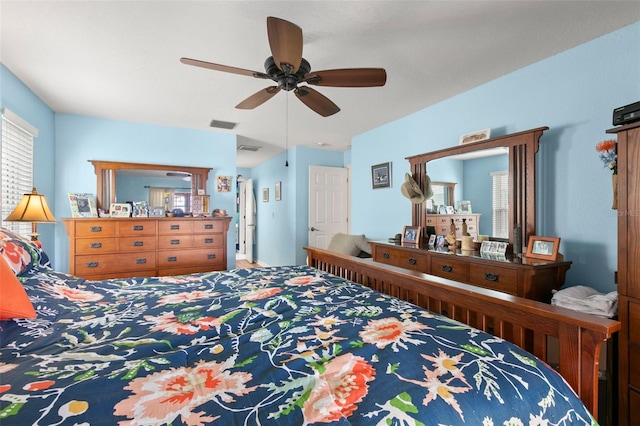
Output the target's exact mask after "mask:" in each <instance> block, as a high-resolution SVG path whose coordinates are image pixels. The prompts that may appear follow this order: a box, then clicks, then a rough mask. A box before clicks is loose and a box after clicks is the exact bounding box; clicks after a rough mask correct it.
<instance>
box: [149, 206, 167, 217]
mask: <svg viewBox="0 0 640 426" xmlns="http://www.w3.org/2000/svg"><path fill="white" fill-rule="evenodd" d="M149 216H150V217H164V207H162V206H154V207H151V208H150V209H149Z"/></svg>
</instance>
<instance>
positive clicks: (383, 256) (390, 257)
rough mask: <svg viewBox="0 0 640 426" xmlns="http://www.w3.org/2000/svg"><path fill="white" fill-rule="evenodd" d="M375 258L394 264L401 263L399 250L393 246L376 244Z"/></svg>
mask: <svg viewBox="0 0 640 426" xmlns="http://www.w3.org/2000/svg"><path fill="white" fill-rule="evenodd" d="M373 260H374V261H375V262H380V263H385V264H387V265H392V266H398V265H399V264H400V261H399V259H398V250H396V249H394V248H392V247H383V246H376V248H375V251H374V253H373Z"/></svg>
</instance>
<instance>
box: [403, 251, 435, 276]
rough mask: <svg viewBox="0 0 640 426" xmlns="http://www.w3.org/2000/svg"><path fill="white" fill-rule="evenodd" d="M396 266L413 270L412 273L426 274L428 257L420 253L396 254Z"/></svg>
mask: <svg viewBox="0 0 640 426" xmlns="http://www.w3.org/2000/svg"><path fill="white" fill-rule="evenodd" d="M398 266H400V267H401V268H407V269H413V270H414V271H419V272H427V271H428V270H429V256H427V255H426V254H422V253H409V252H405V251H400V252H399V253H398Z"/></svg>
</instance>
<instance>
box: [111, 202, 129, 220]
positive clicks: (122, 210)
mask: <svg viewBox="0 0 640 426" xmlns="http://www.w3.org/2000/svg"><path fill="white" fill-rule="evenodd" d="M109 215H110V216H111V217H129V216H131V204H129V203H111V207H109Z"/></svg>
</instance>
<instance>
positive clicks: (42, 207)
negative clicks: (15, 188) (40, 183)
mask: <svg viewBox="0 0 640 426" xmlns="http://www.w3.org/2000/svg"><path fill="white" fill-rule="evenodd" d="M5 220H6V221H7V222H55V221H56V218H55V217H53V213H51V210H49V205H48V204H47V200H46V199H45V198H44V195H42V194H38V192H37V191H36V189H35V188H33V191H31V193H30V194H24V196H23V197H22V200H20V203H18V206H17V207H16V208H15V209H14V210H13V211H12V212H11V214H10V215H9V216H7V218H6V219H5Z"/></svg>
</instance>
